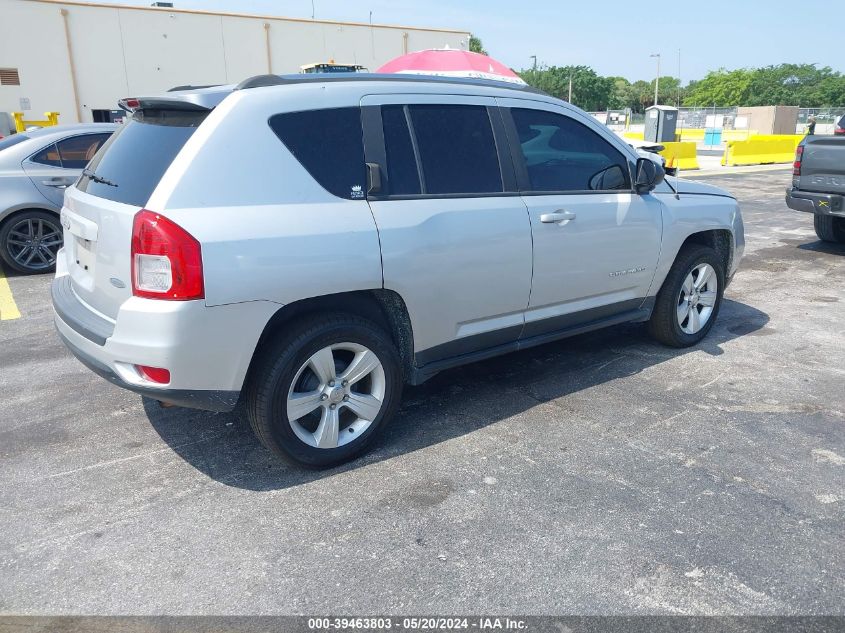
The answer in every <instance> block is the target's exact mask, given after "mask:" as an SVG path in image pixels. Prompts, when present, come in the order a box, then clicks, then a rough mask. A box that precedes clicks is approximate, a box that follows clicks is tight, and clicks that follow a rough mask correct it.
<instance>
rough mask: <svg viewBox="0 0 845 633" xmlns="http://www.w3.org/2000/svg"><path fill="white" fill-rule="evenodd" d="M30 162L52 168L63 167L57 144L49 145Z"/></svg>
mask: <svg viewBox="0 0 845 633" xmlns="http://www.w3.org/2000/svg"><path fill="white" fill-rule="evenodd" d="M29 160H31V161H32V162H33V163H39V164H41V165H50V166H51V167H61V166H62V160H61V158H59V148H58V147H56V144H55V143H52V144H50V145H48V146H47V147H45V148H44V149H42V150H41V151H40V152H38V153H37V154H36V155H35V156H33V157H32V158H30V159H29Z"/></svg>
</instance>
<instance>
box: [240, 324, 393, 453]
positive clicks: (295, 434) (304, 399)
mask: <svg viewBox="0 0 845 633" xmlns="http://www.w3.org/2000/svg"><path fill="white" fill-rule="evenodd" d="M401 390H402V378H401V369H400V364H399V357H398V355H397V352H396V348H395V346H394V345H393V342H392V340H391V338H390V336H389V335H388V334H387V333H385V332H384V331H383V330H382V329H381V328H379V327H378V326H377V325H375V324H374V323H372V322H370V321H367V320H365V319H362V318H360V317H357V316H353V315H344V314H336V315H332V316H325V317H321V318H320V319H319V320H317V321H314V320H307V321H304V322H300V323H299V324H298V325H297V326H294V327H293V328H292V330H289V333H288V334H287V335H286V336H284V337H281V338H279V339H278V340H276V341H274V343H273V344H271V345H270V347H269V348H268V349H267V351H266V352H264V353H263V354H262V356H261V357H260V358H259V359H258V360H257V364H256V366H255V368H254V370H253V371H252V372H251V375H250V380H249V384H248V386H247V395H246V410H247V417H248V418H249V421H250V425H251V426H252V429H253V431H254V432H255V434H256V435H257V436H258V439H259V440H260V441H261V443H262V444H264V446H266V447H267V448H268V449H270V450H271V451H272V452H273V453H275V454H276V455H279V456H280V457H282V458H284V459H285V460H287V461H289V462H293V463H295V464H298V465H302V466H306V467H309V468H327V467H329V466H334V465H336V464H340V463H342V462H345V461H348V460H350V459H352V458H353V457H356V456H357V455H359V454H361V453H362V452H363V451H364V450H366V448H367V447H368V446H369V445H370V444H371V443H372V441H373V439H374V438H375V437H376V435H377V433H378V432H379V431H380V430H381V429H382V428H383V427H384V425H385V424H386V423H387V422H388V421H389V420H390V418H391V417H392V416H393V415H394V413H395V411H396V409H397V407H398V406H399V400H400V397H401Z"/></svg>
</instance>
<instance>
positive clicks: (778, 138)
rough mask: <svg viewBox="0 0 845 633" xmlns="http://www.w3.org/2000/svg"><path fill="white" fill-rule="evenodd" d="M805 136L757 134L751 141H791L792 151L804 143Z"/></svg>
mask: <svg viewBox="0 0 845 633" xmlns="http://www.w3.org/2000/svg"><path fill="white" fill-rule="evenodd" d="M804 138H805V136H804V135H803V134H756V135H754V136H752V137H751V138H750V139H749V140H751V141H789V142H791V143H792V151H793V152H794V151H795V148H796V147H798V144H799V143H800V142H801V141H803V140H804Z"/></svg>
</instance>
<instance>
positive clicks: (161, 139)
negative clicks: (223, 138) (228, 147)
mask: <svg viewBox="0 0 845 633" xmlns="http://www.w3.org/2000/svg"><path fill="white" fill-rule="evenodd" d="M207 114H208V112H183V111H173V110H167V111H165V110H156V111H142V112H136V113H135V114H134V115H133V116H132V119H130V121H129V122H128V123H126V124H125V125H123V126H121V127H120V128H119V129H118V131H117V132H115V133H114V134H113V135H112V137H111V138H110V139H109V140H108V142H106V143H105V144H104V145H103V147H102V148H100V151H98V152H97V154H96V155H95V156H94V158H93V159H92V160H91V162H90V163H89V164H88V169H87V170H86V174H88V175H84V174H83V176H82V177H81V178H80V179H79V183H78V184H77V185H76V186H77V188H78V189H79V190H80V191H85V192H87V193H90V194H91V195H94V196H97V197H100V198H106V199H108V200H114V201H115V202H122V203H124V204H131V205H133V206H136V207H142V206H144V205H145V204H146V203H147V201H148V200H149V199H150V196H151V195H152V193H153V190H155V188H156V186H157V185H158V183H159V181H160V180H161V177H162V176H163V175H164V172H165V171H167V168H168V167H170V163H172V162H173V159H174V158H176V155H177V154H178V153H179V151H180V150H181V149H182V147H183V146H184V145H185V142H186V141H187V140H188V139H189V138H190V137H191V135H192V134H193V133H194V131H195V130H196V129H197V127H199V125H200V124H201V123H202V122H203V121H204V120H205V117H206V115H207ZM92 174H94V175H95V177H91V175H92Z"/></svg>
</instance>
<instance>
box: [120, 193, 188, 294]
mask: <svg viewBox="0 0 845 633" xmlns="http://www.w3.org/2000/svg"><path fill="white" fill-rule="evenodd" d="M132 294H133V295H135V296H136V297H146V298H148V299H167V300H170V301H188V300H190V299H202V298H203V297H204V296H205V289H204V287H203V280H202V251H201V249H200V243H199V242H198V241H197V240H196V238H194V236H193V235H191V234H190V233H188V232H187V231H186V230H185V229H183V228H182V227H181V226H179V225H178V224H175V223H174V222H173V221H171V220H168V219H167V218H166V217H164V216H162V215H159V214H158V213H154V212H152V211H147V210H146V209H142V210H140V211H139V212H138V213H137V214H136V215H135V221H134V223H133V225H132Z"/></svg>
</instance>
